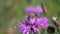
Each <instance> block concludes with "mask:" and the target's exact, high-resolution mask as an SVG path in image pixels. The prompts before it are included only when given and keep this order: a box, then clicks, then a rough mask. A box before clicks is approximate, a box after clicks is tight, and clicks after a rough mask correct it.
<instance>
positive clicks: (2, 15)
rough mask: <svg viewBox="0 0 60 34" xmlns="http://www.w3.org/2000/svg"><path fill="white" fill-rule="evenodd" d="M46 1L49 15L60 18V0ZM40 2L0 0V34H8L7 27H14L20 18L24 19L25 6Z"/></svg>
mask: <svg viewBox="0 0 60 34" xmlns="http://www.w3.org/2000/svg"><path fill="white" fill-rule="evenodd" d="M44 3H45V6H46V8H47V10H48V12H47V15H48V17H49V18H51V17H52V16H57V17H58V19H59V20H60V0H44ZM40 4H41V0H0V34H6V29H7V27H13V26H14V25H16V24H17V21H18V20H20V21H22V20H23V19H24V18H23V17H24V16H25V15H26V14H25V12H24V9H25V7H27V6H29V5H33V6H36V5H40ZM45 33H46V32H45Z"/></svg>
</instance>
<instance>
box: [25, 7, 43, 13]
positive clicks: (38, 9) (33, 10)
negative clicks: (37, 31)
mask: <svg viewBox="0 0 60 34" xmlns="http://www.w3.org/2000/svg"><path fill="white" fill-rule="evenodd" d="M25 11H26V13H41V12H43V9H42V7H41V6H36V7H34V6H28V7H27V8H26V9H25Z"/></svg>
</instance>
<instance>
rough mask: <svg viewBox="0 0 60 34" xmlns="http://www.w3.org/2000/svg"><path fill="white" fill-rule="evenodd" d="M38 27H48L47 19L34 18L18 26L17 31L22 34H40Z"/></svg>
mask: <svg viewBox="0 0 60 34" xmlns="http://www.w3.org/2000/svg"><path fill="white" fill-rule="evenodd" d="M38 26H42V28H46V27H47V26H48V19H47V18H45V17H41V18H39V19H38V18H37V17H34V18H32V19H30V20H29V21H24V23H23V24H21V26H19V31H20V32H22V33H23V34H29V33H30V32H31V31H32V32H34V33H40V32H41V31H40V30H39V28H38Z"/></svg>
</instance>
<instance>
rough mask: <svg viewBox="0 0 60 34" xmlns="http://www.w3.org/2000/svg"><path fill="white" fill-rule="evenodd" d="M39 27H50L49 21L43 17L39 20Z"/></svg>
mask: <svg viewBox="0 0 60 34" xmlns="http://www.w3.org/2000/svg"><path fill="white" fill-rule="evenodd" d="M37 22H38V25H40V26H42V27H43V28H45V27H47V26H48V19H47V18H45V17H41V18H40V19H38V21H37Z"/></svg>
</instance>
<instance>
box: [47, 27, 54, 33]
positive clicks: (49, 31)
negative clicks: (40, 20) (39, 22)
mask: <svg viewBox="0 0 60 34" xmlns="http://www.w3.org/2000/svg"><path fill="white" fill-rule="evenodd" d="M47 32H48V33H49V34H53V33H54V32H55V28H54V27H53V26H48V28H47Z"/></svg>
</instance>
